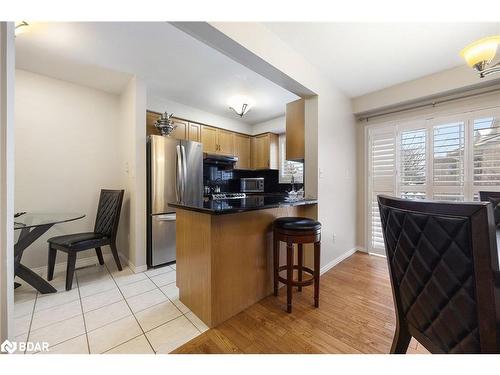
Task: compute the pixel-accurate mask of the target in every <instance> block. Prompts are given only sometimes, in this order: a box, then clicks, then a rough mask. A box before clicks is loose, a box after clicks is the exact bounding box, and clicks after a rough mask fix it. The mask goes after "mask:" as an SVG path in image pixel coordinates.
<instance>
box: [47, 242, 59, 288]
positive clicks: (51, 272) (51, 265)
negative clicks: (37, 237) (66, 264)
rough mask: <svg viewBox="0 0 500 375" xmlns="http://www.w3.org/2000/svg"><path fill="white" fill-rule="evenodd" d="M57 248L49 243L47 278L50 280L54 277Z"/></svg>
mask: <svg viewBox="0 0 500 375" xmlns="http://www.w3.org/2000/svg"><path fill="white" fill-rule="evenodd" d="M56 257H57V250H56V249H53V248H52V246H50V245H49V260H48V262H47V280H48V281H50V280H52V279H53V278H54V268H55V266H56Z"/></svg>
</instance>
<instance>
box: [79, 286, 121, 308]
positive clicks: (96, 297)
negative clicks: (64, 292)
mask: <svg viewBox="0 0 500 375" xmlns="http://www.w3.org/2000/svg"><path fill="white" fill-rule="evenodd" d="M122 300H123V296H122V294H121V293H120V291H119V290H118V288H114V289H110V290H107V291H105V292H101V293H97V294H93V295H91V296H88V297H85V298H82V307H83V312H84V313H86V312H89V311H92V310H96V309H99V308H101V307H103V306H107V305H111V304H112V303H115V302H119V301H122Z"/></svg>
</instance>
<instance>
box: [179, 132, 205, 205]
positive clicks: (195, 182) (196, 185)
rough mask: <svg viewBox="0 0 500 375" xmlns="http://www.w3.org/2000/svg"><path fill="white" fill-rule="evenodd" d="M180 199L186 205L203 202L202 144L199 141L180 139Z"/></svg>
mask: <svg viewBox="0 0 500 375" xmlns="http://www.w3.org/2000/svg"><path fill="white" fill-rule="evenodd" d="M180 147H181V155H182V168H181V174H182V184H181V185H182V201H183V203H185V204H188V205H195V206H197V205H201V204H202V202H203V146H202V144H201V143H198V142H192V141H181V142H180Z"/></svg>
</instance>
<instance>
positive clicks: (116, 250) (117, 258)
mask: <svg viewBox="0 0 500 375" xmlns="http://www.w3.org/2000/svg"><path fill="white" fill-rule="evenodd" d="M109 246H110V247H111V253H112V254H113V258H114V259H115V263H116V267H118V271H121V270H122V264H121V263H120V256H119V255H118V249H117V248H116V244H114V243H112V244H110V245H109Z"/></svg>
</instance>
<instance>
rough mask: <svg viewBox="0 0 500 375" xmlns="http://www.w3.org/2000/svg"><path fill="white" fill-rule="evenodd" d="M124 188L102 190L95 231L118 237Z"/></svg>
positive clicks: (114, 237) (113, 238) (110, 236)
mask: <svg viewBox="0 0 500 375" xmlns="http://www.w3.org/2000/svg"><path fill="white" fill-rule="evenodd" d="M123 193H124V190H105V189H102V190H101V195H100V197H99V205H98V207H97V216H96V219H95V226H94V232H95V233H101V234H104V235H105V236H107V237H109V238H111V239H112V240H113V241H114V240H115V239H116V232H117V230H118V222H119V221H120V211H121V208H122V202H123Z"/></svg>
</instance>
